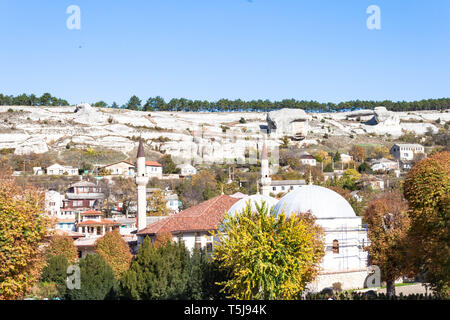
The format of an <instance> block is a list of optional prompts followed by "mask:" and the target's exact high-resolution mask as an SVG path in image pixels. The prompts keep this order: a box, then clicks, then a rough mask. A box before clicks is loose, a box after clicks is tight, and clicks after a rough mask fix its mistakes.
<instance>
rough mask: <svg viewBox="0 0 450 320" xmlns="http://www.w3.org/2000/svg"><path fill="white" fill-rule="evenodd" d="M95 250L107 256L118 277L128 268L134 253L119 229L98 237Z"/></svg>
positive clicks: (106, 258)
mask: <svg viewBox="0 0 450 320" xmlns="http://www.w3.org/2000/svg"><path fill="white" fill-rule="evenodd" d="M95 251H96V252H97V253H98V254H99V255H101V256H103V258H105V260H106V262H108V264H109V265H110V266H111V267H112V268H113V270H114V273H115V274H116V277H117V278H119V277H120V276H121V275H122V273H123V272H125V271H126V270H128V267H129V266H130V262H131V258H132V255H131V252H130V248H129V247H128V244H127V243H126V242H125V241H124V240H123V239H122V236H121V235H120V233H119V231H118V230H114V231H111V232H107V233H106V234H105V235H104V236H103V237H101V238H100V239H98V240H97V241H96V242H95Z"/></svg>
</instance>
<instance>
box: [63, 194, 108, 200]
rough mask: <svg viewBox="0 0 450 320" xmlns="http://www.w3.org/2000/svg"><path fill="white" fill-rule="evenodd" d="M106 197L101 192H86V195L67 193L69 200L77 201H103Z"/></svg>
mask: <svg viewBox="0 0 450 320" xmlns="http://www.w3.org/2000/svg"><path fill="white" fill-rule="evenodd" d="M104 197H105V195H104V194H103V193H100V192H86V193H69V192H68V193H66V198H67V199H69V200H77V199H103V198H104Z"/></svg>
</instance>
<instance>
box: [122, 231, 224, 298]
mask: <svg viewBox="0 0 450 320" xmlns="http://www.w3.org/2000/svg"><path fill="white" fill-rule="evenodd" d="M210 263H211V262H210V261H208V259H207V256H206V255H204V254H202V253H201V252H197V251H196V250H194V252H193V254H192V255H191V254H190V252H189V251H188V249H186V247H185V246H184V243H183V242H181V243H171V242H166V243H165V245H158V246H154V245H153V244H152V243H151V240H150V238H148V237H147V238H146V239H145V240H144V241H143V243H142V244H141V246H140V247H139V252H138V254H137V255H136V257H135V259H134V260H133V261H132V263H131V266H130V269H129V270H128V271H126V272H125V273H124V274H123V276H122V277H121V279H120V283H121V290H122V295H123V297H124V298H125V299H133V300H161V299H164V300H177V299H208V298H212V297H211V296H208V295H209V294H211V293H214V292H211V288H212V287H214V285H213V282H212V281H214V280H217V279H216V278H215V277H211V275H212V274H213V273H212V272H211V270H212V271H214V268H212V267H211V266H210ZM206 288H209V289H208V290H206Z"/></svg>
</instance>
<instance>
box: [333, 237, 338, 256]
mask: <svg viewBox="0 0 450 320" xmlns="http://www.w3.org/2000/svg"><path fill="white" fill-rule="evenodd" d="M333 253H339V241H337V240H333Z"/></svg>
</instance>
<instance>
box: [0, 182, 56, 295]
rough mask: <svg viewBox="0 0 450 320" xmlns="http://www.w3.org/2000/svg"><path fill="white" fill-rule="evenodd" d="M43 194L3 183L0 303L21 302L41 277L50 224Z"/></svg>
mask: <svg viewBox="0 0 450 320" xmlns="http://www.w3.org/2000/svg"><path fill="white" fill-rule="evenodd" d="M43 200H44V195H43V193H42V192H40V191H39V190H37V189H35V188H33V187H25V188H19V187H18V186H17V185H16V183H15V182H14V181H13V180H10V179H9V178H7V177H1V182H0V300H4V299H18V298H21V297H22V296H23V294H24V293H26V291H28V290H29V289H30V288H31V286H32V285H33V283H34V282H35V281H36V279H37V278H38V276H39V272H40V269H41V266H42V262H43V256H42V250H41V249H40V247H41V245H42V243H43V241H44V240H45V238H46V236H47V235H48V233H49V232H48V227H49V225H50V221H49V218H48V216H47V215H45V213H44V211H43Z"/></svg>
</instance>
